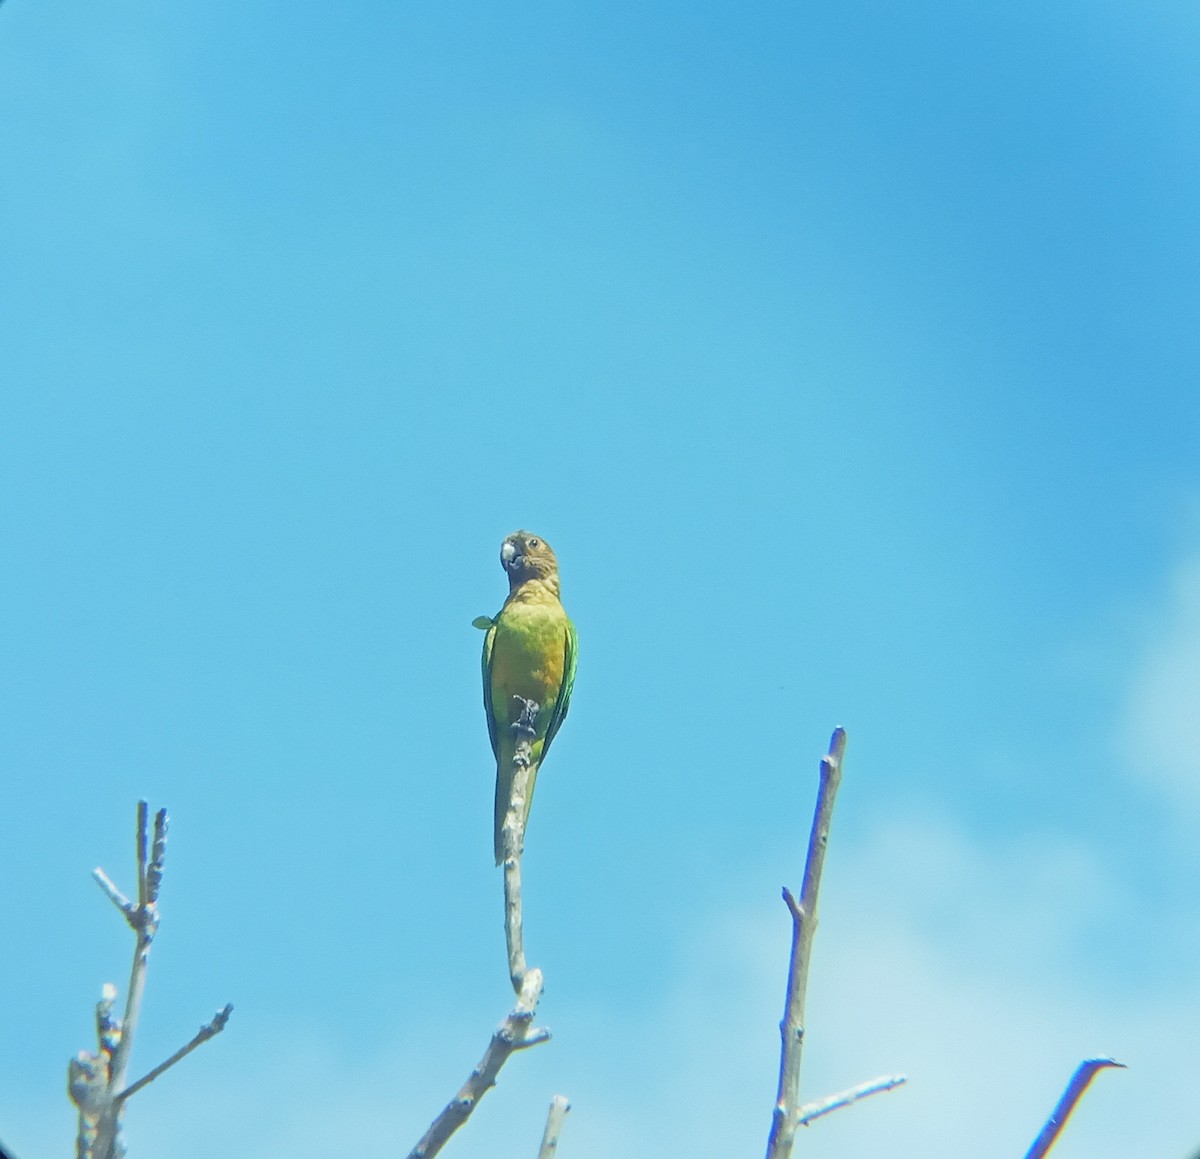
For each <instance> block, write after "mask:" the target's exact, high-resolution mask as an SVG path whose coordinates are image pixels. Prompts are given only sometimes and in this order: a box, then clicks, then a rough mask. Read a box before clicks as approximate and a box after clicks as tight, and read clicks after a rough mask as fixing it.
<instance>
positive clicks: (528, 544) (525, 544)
mask: <svg viewBox="0 0 1200 1159" xmlns="http://www.w3.org/2000/svg"><path fill="white" fill-rule="evenodd" d="M500 566H501V567H502V568H504V570H505V571H506V572H507V573H508V588H509V591H516V590H517V588H519V587H520V586H521V585H522V584H523V583H526V582H527V581H529V580H541V581H542V583H544V584H545V585H546V586H547V587H549V588H550V589H551V590H552V591H553V592H554V593H555V594H556V595H557V594H558V560H557V559H555V557H554V552H553V550H552V549H551V547H550V545H549V544H548V543H547V542H546V541H545V540H544V539H542V538H541V536H538V535H534V534H533V532H531V531H514V532H513V533H512V535H510V536H509V537H508V538H507V539H506V540H505V541H504V542H503V543H502V544H501V545H500Z"/></svg>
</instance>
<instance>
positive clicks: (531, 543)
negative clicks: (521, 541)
mask: <svg viewBox="0 0 1200 1159" xmlns="http://www.w3.org/2000/svg"><path fill="white" fill-rule="evenodd" d="M529 546H530V547H538V546H540V545H539V543H538V541H537V540H536V539H531V540H530V541H529Z"/></svg>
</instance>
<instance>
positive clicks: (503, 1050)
mask: <svg viewBox="0 0 1200 1159" xmlns="http://www.w3.org/2000/svg"><path fill="white" fill-rule="evenodd" d="M514 699H522V698H520V697H514ZM537 714H538V704H537V702H536V701H533V700H523V699H522V704H521V712H520V716H519V718H518V720H517V722H516V724H514V725H513V734H514V735H515V736H516V737H517V744H516V751H515V752H514V754H513V768H512V772H513V776H512V788H511V790H510V794H509V801H508V809H507V811H506V812H505V814H504V825H503V827H502V829H501V840H502V842H503V850H504V935H505V942H506V943H507V946H508V975H509V978H510V980H511V981H512V986H513V990H514V991H515V992H516V995H517V1004H516V1006H515V1007H514V1008H513V1010H512V1013H511V1014H509V1016H508V1017H507V1018H506V1019H505V1020H504V1022H503V1023H502V1024H501V1025H500V1028H499V1029H498V1030H497V1031H496V1032H495V1034H493V1035H492V1040H491V1042H489V1043H488V1047H487V1050H486V1051H484V1055H483V1058H482V1059H481V1060H480V1062H479V1065H478V1066H476V1067H475V1069H474V1070H473V1071H471V1074H470V1075H469V1076H468V1078H467V1081H466V1082H465V1083H463V1085H462V1086H461V1087H460V1088H459V1091H458V1094H456V1095H455V1096H454V1098H453V1099H451V1100H450V1102H448V1103H447V1104H446V1106H445V1107H444V1108H443V1109H442V1112H441V1114H439V1115H438V1117H437V1118H436V1119H434V1121H433V1122H432V1123H431V1124H430V1127H429V1130H428V1131H426V1132H425V1134H424V1135H423V1136H422V1138H421V1141H420V1142H419V1143H418V1144H417V1145H416V1146H415V1147H414V1148H413V1149H412V1151H411V1152H409V1159H432V1156H434V1155H436V1154H437V1153H438V1152H439V1151H440V1150H441V1149H442V1147H443V1146H445V1144H446V1141H447V1140H448V1139H449V1138H450V1136H451V1135H453V1134H454V1132H455V1131H457V1130H458V1128H459V1127H461V1126H462V1125H463V1123H465V1122H466V1121H467V1119H468V1118H469V1117H470V1115H471V1112H472V1111H474V1110H475V1108H476V1106H477V1105H478V1104H479V1100H480V1099H481V1098H483V1096H484V1095H485V1094H486V1093H487V1092H488V1091H489V1090H490V1089H491V1088H492V1087H494V1086H495V1085H496V1076H497V1075H498V1074H499V1073H500V1068H501V1067H502V1066H503V1065H504V1064H505V1063H506V1062H507V1061H508V1060H509V1058H510V1056H511V1055H512V1054H513V1052H514V1051H517V1050H523V1049H525V1048H526V1047H529V1046H536V1045H537V1044H538V1043H539V1042H545V1041H547V1040H548V1039H549V1037H550V1032H549V1031H548V1030H545V1029H540V1028H538V1029H534V1028H533V1016H534V1013H535V1012H536V1010H537V1005H538V1002H539V1001H540V999H541V996H542V972H541V970H539V969H537V968H536V967H534V968H530V967H529V966H528V965H527V964H526V961H525V945H524V936H523V929H522V915H521V853H522V847H523V845H524V841H525V801H526V798H527V796H528V793H529V777H530V773H531V772H532V759H531V747H530V746H531V742H532V740H533V738H534V737H535V736H536V735H537V732H536V723H537ZM564 1113H565V1112H564ZM547 1130H549V1126H547ZM543 1145H544V1144H543Z"/></svg>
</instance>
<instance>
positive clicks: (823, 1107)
mask: <svg viewBox="0 0 1200 1159" xmlns="http://www.w3.org/2000/svg"><path fill="white" fill-rule="evenodd" d="M906 1082H908V1078H907V1077H906V1076H905V1075H902V1074H892V1075H883V1076H882V1077H880V1078H877V1079H872V1080H871V1081H870V1082H866V1083H859V1084H858V1086H856V1087H851V1088H850V1089H849V1090H848V1091H842V1092H840V1093H839V1094H836V1095H830V1096H829V1097H828V1098H827V1099H820V1100H818V1101H817V1102H815V1103H805V1104H804V1106H802V1107H801V1108H800V1110H799V1111H798V1112H797V1113H796V1125H797V1126H800V1127H807V1126H808V1124H809V1123H811V1122H812V1121H813V1120H814V1119H819V1118H821V1116H822V1115H828V1114H829V1112H830V1111H837V1110H840V1109H841V1108H842V1107H848V1106H850V1104H851V1103H857V1102H858V1100H859V1099H865V1098H867V1096H868V1095H878V1094H881V1093H882V1092H883V1091H891V1090H895V1088H896V1087H898V1086H902V1085H903V1084H904V1083H906Z"/></svg>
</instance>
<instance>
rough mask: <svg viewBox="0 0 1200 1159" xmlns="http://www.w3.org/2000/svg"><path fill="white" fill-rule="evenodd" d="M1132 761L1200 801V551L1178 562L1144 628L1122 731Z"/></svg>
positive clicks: (1170, 788) (1181, 796)
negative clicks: (1161, 604) (1160, 604)
mask: <svg viewBox="0 0 1200 1159" xmlns="http://www.w3.org/2000/svg"><path fill="white" fill-rule="evenodd" d="M1123 742H1124V748H1125V755H1126V757H1127V759H1128V761H1129V764H1130V765H1131V767H1132V768H1133V769H1134V770H1135V771H1136V772H1137V773H1138V774H1139V775H1141V776H1142V777H1144V778H1145V779H1147V780H1149V781H1151V782H1154V783H1157V784H1158V785H1160V786H1161V787H1163V788H1165V789H1166V790H1167V792H1168V793H1170V794H1171V796H1172V797H1173V798H1174V799H1176V800H1178V801H1180V802H1181V803H1184V804H1185V805H1186V806H1187V807H1188V808H1189V809H1194V808H1197V807H1200V557H1197V558H1193V559H1190V560H1188V561H1186V562H1185V563H1183V564H1181V565H1179V566H1178V567H1177V568H1176V569H1175V571H1174V572H1173V574H1172V575H1171V578H1170V585H1169V589H1168V593H1167V598H1166V600H1165V605H1164V607H1163V608H1162V609H1161V610H1160V611H1159V612H1158V613H1157V614H1156V615H1155V616H1154V617H1153V619H1152V620H1151V621H1150V623H1149V625H1148V627H1147V630H1146V632H1145V638H1144V642H1143V649H1142V654H1141V655H1140V657H1139V658H1138V660H1137V662H1136V664H1135V667H1134V671H1133V673H1132V677H1131V680H1130V690H1129V697H1128V705H1127V710H1126V719H1125V730H1124V736H1123Z"/></svg>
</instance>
